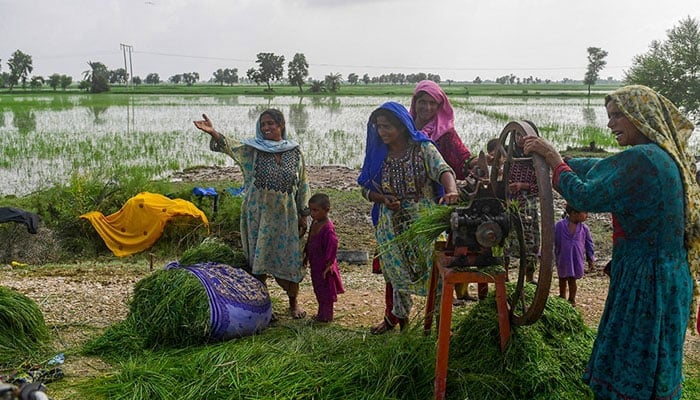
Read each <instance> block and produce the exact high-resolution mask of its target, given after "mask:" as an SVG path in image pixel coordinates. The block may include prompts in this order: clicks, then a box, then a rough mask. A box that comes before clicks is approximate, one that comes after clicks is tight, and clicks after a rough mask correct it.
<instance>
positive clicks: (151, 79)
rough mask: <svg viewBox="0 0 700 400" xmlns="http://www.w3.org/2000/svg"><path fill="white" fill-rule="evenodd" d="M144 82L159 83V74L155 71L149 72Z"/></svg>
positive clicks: (149, 83)
mask: <svg viewBox="0 0 700 400" xmlns="http://www.w3.org/2000/svg"><path fill="white" fill-rule="evenodd" d="M145 82H146V84H147V85H157V84H159V83H160V75H158V74H157V73H155V72H151V73H150V74H148V75H146V80H145Z"/></svg>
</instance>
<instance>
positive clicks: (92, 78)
mask: <svg viewBox="0 0 700 400" xmlns="http://www.w3.org/2000/svg"><path fill="white" fill-rule="evenodd" d="M587 51H588V66H587V69H586V74H585V76H584V77H583V84H584V85H587V86H588V92H589V95H590V89H591V86H592V85H594V84H595V83H596V81H598V80H599V73H600V71H601V70H602V69H603V68H604V67H605V65H606V61H605V57H607V55H608V52H607V51H605V50H603V49H601V48H598V47H589V48H588V49H587ZM1 61H2V60H0V88H9V91H12V90H13V89H14V88H15V87H17V86H18V85H19V86H21V87H22V88H23V89H24V88H27V87H30V88H40V87H42V86H44V85H48V86H50V87H51V88H52V89H53V90H57V88H59V87H60V88H61V89H63V90H65V89H66V88H67V87H69V86H70V85H71V84H72V83H73V82H72V78H71V77H69V76H66V75H63V74H57V73H56V74H52V75H51V76H49V77H47V78H43V77H41V76H30V74H31V72H32V71H33V62H32V56H31V55H29V54H25V53H23V52H22V51H21V50H17V51H15V52H14V53H13V54H12V55H11V56H10V58H9V59H8V60H7V66H8V68H9V71H7V72H3V71H2V63H1ZM255 63H256V64H257V66H256V67H252V68H250V69H248V70H247V71H246V73H245V78H247V80H248V81H250V82H254V83H256V84H258V85H262V84H264V85H266V89H265V90H266V91H268V92H272V91H273V87H272V83H275V82H283V81H284V80H285V78H286V83H288V84H289V85H292V86H296V87H298V88H299V91H300V92H303V91H304V88H305V87H308V91H310V92H312V93H318V92H337V91H338V90H339V89H340V86H341V84H343V83H347V84H351V85H356V84H359V83H360V82H362V83H364V84H371V83H390V84H404V83H416V82H418V81H420V80H423V79H430V80H433V81H435V82H437V83H440V82H441V80H442V79H441V77H440V75H437V74H430V73H422V72H421V73H415V74H402V73H390V74H382V75H380V76H375V77H370V76H369V74H364V75H363V76H362V78H360V76H359V75H358V74H355V73H351V74H348V76H347V77H346V79H345V80H344V79H343V77H342V76H341V74H338V73H331V74H328V75H326V76H325V78H324V79H323V80H315V79H310V78H309V63H308V61H307V60H306V56H305V55H304V54H303V53H296V54H295V55H294V56H293V57H292V60H291V61H289V63H287V65H286V67H287V74H286V77H285V74H284V67H285V57H284V56H283V55H277V54H274V53H265V52H263V53H258V54H257V56H256V61H255ZM88 65H89V67H90V69H89V70H87V71H85V72H84V73H83V80H82V81H80V82H79V84H78V87H79V88H80V89H83V90H86V91H89V92H93V93H99V92H103V91H107V90H109V88H110V85H114V84H127V83H131V84H134V85H139V84H142V83H145V84H149V85H157V84H160V83H161V79H160V76H159V75H158V74H157V73H149V74H148V75H147V76H146V78H145V80H143V81H142V80H141V78H140V77H138V76H134V77H131V78H130V77H129V74H128V73H127V71H126V70H125V69H124V68H117V69H115V70H109V69H108V68H107V66H106V65H104V64H103V63H101V62H98V61H96V62H93V61H88ZM199 79H200V76H199V73H197V72H185V73H182V74H176V75H173V76H171V77H169V78H168V81H169V82H171V83H174V84H180V83H182V84H186V85H193V84H195V83H196V82H198V81H199ZM241 80H243V78H241V77H239V75H238V68H219V69H217V70H216V71H214V72H213V73H212V78H211V79H210V81H212V82H214V83H218V84H220V85H224V84H227V85H233V84H236V83H239V82H240V81H241ZM447 82H448V83H451V82H452V81H450V80H448V81H447ZM472 82H473V83H476V84H479V83H482V82H483V81H482V79H481V78H480V77H478V76H477V77H476V79H474V80H473V81H472ZM521 82H522V83H525V84H528V83H541V82H544V83H549V82H551V81H550V80H542V79H540V78H537V77H532V76H529V77H523V78H520V77H516V76H515V75H513V74H509V75H504V76H500V77H498V78H497V79H496V83H499V84H515V83H518V84H519V83H521ZM623 82H624V83H625V84H642V85H646V86H649V87H651V88H653V89H655V90H657V91H658V92H660V93H662V94H663V95H665V96H666V97H668V98H669V99H670V100H671V101H673V102H674V103H675V104H677V105H679V106H680V107H682V108H683V109H685V110H686V111H688V112H689V113H691V114H693V115H694V117H695V118H696V119H698V118H700V111H699V110H700V24H699V23H698V20H696V19H695V18H692V17H690V16H688V17H686V18H684V19H682V20H681V21H679V23H678V24H677V25H676V26H674V27H673V28H672V29H670V30H668V31H667V37H666V39H664V40H654V41H653V42H652V43H651V44H650V45H649V49H648V50H647V52H646V53H644V54H640V55H637V56H635V57H634V59H633V60H632V66H631V67H630V69H629V70H627V71H625V72H624V78H623Z"/></svg>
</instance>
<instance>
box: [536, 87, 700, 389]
mask: <svg viewBox="0 0 700 400" xmlns="http://www.w3.org/2000/svg"><path fill="white" fill-rule="evenodd" d="M605 107H606V110H607V113H608V118H609V121H608V127H609V128H610V130H611V131H612V133H613V135H615V138H616V139H617V142H618V144H619V145H620V146H629V148H628V149H626V150H624V151H621V152H619V153H617V154H615V155H612V156H610V157H608V158H605V159H571V160H568V161H567V162H564V161H563V160H562V157H561V156H560V155H559V153H558V152H557V151H556V150H555V149H554V147H553V146H552V145H551V144H550V143H549V142H547V141H546V140H544V139H542V138H534V137H532V138H527V139H526V140H527V141H526V144H525V151H526V152H527V153H537V154H540V155H542V156H543V157H545V159H546V161H547V163H548V164H549V166H550V167H551V168H552V170H553V182H554V187H555V188H556V189H557V190H558V191H559V192H560V193H561V194H562V195H563V197H564V198H565V199H566V200H567V201H568V202H569V204H571V205H572V206H573V207H575V208H577V209H579V210H586V211H589V212H611V213H612V216H613V255H612V262H611V269H610V288H609V291H608V297H607V299H606V302H605V309H604V311H603V315H602V316H601V320H600V325H599V327H598V334H597V336H596V340H595V343H594V345H593V352H592V354H591V357H590V360H589V362H588V366H587V368H586V371H585V373H584V375H583V379H584V381H585V382H586V383H588V385H589V386H590V387H591V389H592V390H593V393H594V394H595V398H596V399H618V398H625V399H661V398H663V399H678V398H680V397H681V384H682V381H683V377H682V366H683V344H684V341H685V334H686V328H687V326H688V322H689V318H692V317H693V315H694V312H691V309H692V310H695V306H694V304H695V302H694V301H693V297H694V296H693V281H694V280H693V277H696V276H697V272H698V267H699V266H700V251H699V250H700V188H698V185H697V182H696V181H695V165H694V162H693V158H692V157H691V156H690V155H689V154H688V152H687V149H686V144H687V141H688V138H689V137H690V135H691V133H692V132H693V129H694V125H693V124H692V123H691V122H690V121H689V120H688V119H687V118H685V117H684V116H683V115H682V114H681V113H680V112H679V111H678V109H677V108H676V107H675V106H674V105H673V104H672V103H671V102H670V101H669V100H668V99H666V98H665V97H663V96H662V95H660V94H658V93H656V92H654V91H653V90H652V89H650V88H648V87H645V86H636V85H635V86H626V87H623V88H620V89H618V90H616V91H614V92H612V93H611V94H609V95H608V96H606V98H605Z"/></svg>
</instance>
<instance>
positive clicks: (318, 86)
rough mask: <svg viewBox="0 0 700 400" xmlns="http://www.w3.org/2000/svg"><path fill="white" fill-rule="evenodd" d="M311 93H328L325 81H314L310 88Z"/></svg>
mask: <svg viewBox="0 0 700 400" xmlns="http://www.w3.org/2000/svg"><path fill="white" fill-rule="evenodd" d="M309 91H310V92H311V93H321V92H325V91H326V85H325V83H324V82H323V81H318V80H312V81H311V87H310V88H309Z"/></svg>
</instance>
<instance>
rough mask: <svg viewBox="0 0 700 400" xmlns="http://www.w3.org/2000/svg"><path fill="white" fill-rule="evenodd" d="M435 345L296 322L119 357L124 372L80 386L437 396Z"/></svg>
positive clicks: (129, 393)
mask: <svg viewBox="0 0 700 400" xmlns="http://www.w3.org/2000/svg"><path fill="white" fill-rule="evenodd" d="M434 345H435V340H434V338H431V337H425V336H423V335H421V334H420V333H419V332H418V331H417V330H414V331H413V332H411V333H410V334H405V335H404V334H401V335H386V336H381V337H378V336H367V335H365V334H364V332H363V333H359V332H350V331H348V330H347V329H343V328H340V327H338V326H334V325H328V326H323V327H317V326H315V325H312V324H309V323H305V322H296V324H295V325H294V326H288V327H276V328H271V329H268V330H266V331H265V333H264V334H263V335H256V336H249V337H245V338H242V339H236V340H231V341H227V342H221V343H216V344H210V345H208V346H200V347H192V348H188V349H181V350H167V351H163V352H152V353H145V354H143V355H142V356H139V357H127V356H125V355H124V354H123V353H122V354H121V355H120V360H121V362H120V363H119V371H118V372H116V373H115V374H110V375H107V376H103V377H100V378H97V379H91V380H89V381H85V382H82V383H79V384H77V385H76V389H78V390H79V393H80V394H81V395H83V396H84V398H91V399H107V398H108V399H114V400H121V399H135V398H139V399H164V400H165V399H167V400H170V399H173V400H174V399H178V400H180V399H201V400H204V399H216V398H221V399H254V398H255V399H273V398H274V399H415V400H424V399H428V398H431V397H432V388H433V378H432V376H433V362H434V361H433V360H434V359H433V352H434Z"/></svg>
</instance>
